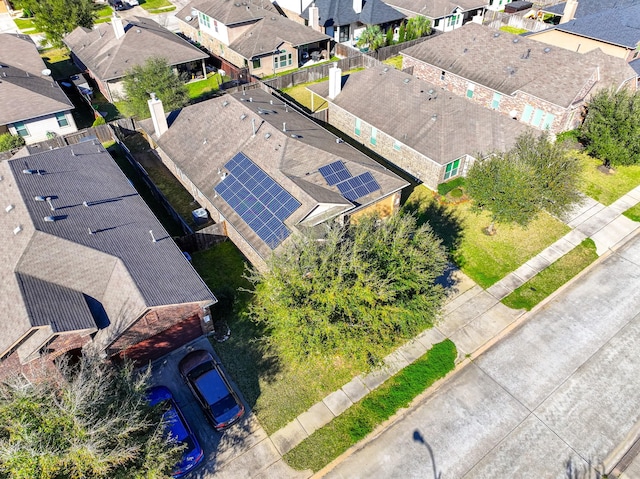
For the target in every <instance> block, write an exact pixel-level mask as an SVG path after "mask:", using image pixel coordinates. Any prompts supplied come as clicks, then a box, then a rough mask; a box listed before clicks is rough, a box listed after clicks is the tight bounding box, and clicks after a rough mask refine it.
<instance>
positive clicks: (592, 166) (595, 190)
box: [576, 152, 640, 205]
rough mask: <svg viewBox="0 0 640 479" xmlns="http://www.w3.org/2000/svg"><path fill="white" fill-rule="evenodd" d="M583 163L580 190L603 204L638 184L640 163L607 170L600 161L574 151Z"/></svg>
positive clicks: (615, 198) (609, 202)
mask: <svg viewBox="0 0 640 479" xmlns="http://www.w3.org/2000/svg"><path fill="white" fill-rule="evenodd" d="M576 154H577V155H578V156H579V157H580V159H581V160H582V162H583V164H584V174H583V186H582V191H583V192H584V193H585V194H586V195H587V196H589V197H591V198H593V199H595V200H597V201H599V202H600V203H602V204H604V205H610V204H611V203H613V202H614V201H616V200H617V199H618V198H620V197H621V196H622V195H624V194H625V193H628V192H629V191H631V190H632V189H633V188H635V187H636V186H638V185H640V165H632V166H616V167H615V168H614V169H613V170H611V171H608V172H607V170H605V169H604V168H600V167H601V165H602V161H600V160H598V159H596V158H593V157H591V156H589V155H587V154H586V153H584V152H578V153H576Z"/></svg>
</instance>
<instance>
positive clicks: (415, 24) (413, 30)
mask: <svg viewBox="0 0 640 479" xmlns="http://www.w3.org/2000/svg"><path fill="white" fill-rule="evenodd" d="M430 33H431V20H429V19H428V18H427V17H423V16H422V15H417V16H415V17H411V18H410V19H409V20H408V21H407V32H406V35H405V39H406V40H407V41H409V40H415V39H416V38H420V37H426V36H427V35H429V34H430Z"/></svg>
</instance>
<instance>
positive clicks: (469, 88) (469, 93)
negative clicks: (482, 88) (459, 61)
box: [467, 83, 476, 98]
mask: <svg viewBox="0 0 640 479" xmlns="http://www.w3.org/2000/svg"><path fill="white" fill-rule="evenodd" d="M475 88H476V85H475V84H474V83H467V98H473V90H475Z"/></svg>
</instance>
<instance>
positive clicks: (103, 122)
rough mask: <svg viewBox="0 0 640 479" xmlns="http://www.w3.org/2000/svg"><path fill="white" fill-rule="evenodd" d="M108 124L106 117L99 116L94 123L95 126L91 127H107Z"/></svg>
mask: <svg viewBox="0 0 640 479" xmlns="http://www.w3.org/2000/svg"><path fill="white" fill-rule="evenodd" d="M106 123H107V121H106V120H105V119H104V117H103V116H99V117H98V118H96V119H95V120H94V121H93V124H92V125H91V126H98V125H105V124H106Z"/></svg>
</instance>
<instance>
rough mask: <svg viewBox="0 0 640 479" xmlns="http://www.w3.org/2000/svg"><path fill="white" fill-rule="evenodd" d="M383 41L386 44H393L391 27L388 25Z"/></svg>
mask: <svg viewBox="0 0 640 479" xmlns="http://www.w3.org/2000/svg"><path fill="white" fill-rule="evenodd" d="M385 43H386V44H387V45H393V28H391V27H389V29H388V30H387V36H386V38H385Z"/></svg>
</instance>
